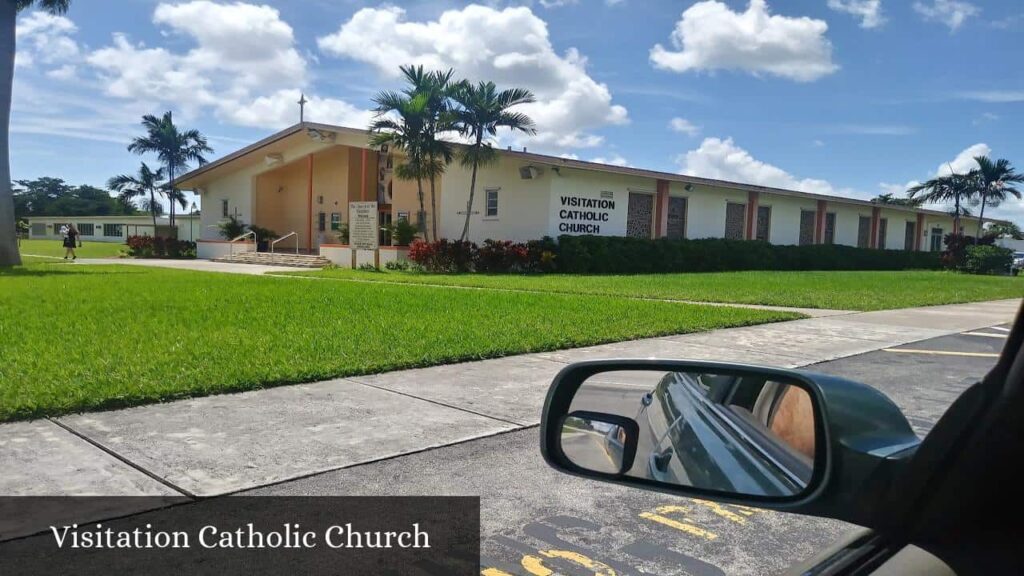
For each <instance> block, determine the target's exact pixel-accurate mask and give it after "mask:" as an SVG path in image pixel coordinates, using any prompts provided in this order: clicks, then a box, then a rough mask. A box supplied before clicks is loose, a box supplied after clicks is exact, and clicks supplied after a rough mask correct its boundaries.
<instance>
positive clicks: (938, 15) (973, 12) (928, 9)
mask: <svg viewBox="0 0 1024 576" xmlns="http://www.w3.org/2000/svg"><path fill="white" fill-rule="evenodd" d="M914 11H915V12H917V13H918V14H920V15H921V16H922V17H923V18H924V19H925V20H929V21H934V22H941V23H942V24H945V25H946V26H948V27H949V29H950V31H953V32H955V31H956V29H957V28H959V27H960V26H961V25H962V24H963V23H964V21H966V20H967V19H968V18H970V17H972V16H977V15H978V14H981V8H978V7H977V6H975V5H974V4H971V3H970V2H964V1H963V0H930V2H914Z"/></svg>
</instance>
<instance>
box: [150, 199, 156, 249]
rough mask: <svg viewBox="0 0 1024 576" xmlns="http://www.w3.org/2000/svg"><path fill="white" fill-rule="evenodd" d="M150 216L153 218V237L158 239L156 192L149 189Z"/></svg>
mask: <svg viewBox="0 0 1024 576" xmlns="http://www.w3.org/2000/svg"><path fill="white" fill-rule="evenodd" d="M149 215H150V216H152V217H153V236H154V237H156V192H154V191H153V189H152V188H150V189H149Z"/></svg>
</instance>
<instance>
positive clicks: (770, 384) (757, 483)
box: [541, 360, 920, 525]
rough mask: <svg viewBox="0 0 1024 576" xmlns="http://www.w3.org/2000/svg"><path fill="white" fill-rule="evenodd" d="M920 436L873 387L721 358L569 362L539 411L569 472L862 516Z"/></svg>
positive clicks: (545, 434) (551, 459)
mask: <svg viewBox="0 0 1024 576" xmlns="http://www.w3.org/2000/svg"><path fill="white" fill-rule="evenodd" d="M919 442H920V441H919V440H918V438H917V436H916V435H915V434H914V432H913V430H912V429H911V427H910V424H909V423H908V422H907V420H906V418H905V417H904V416H903V415H902V413H900V411H899V409H898V408H897V407H896V406H895V404H893V403H892V401H891V400H889V399H888V398H886V397H885V396H884V395H883V394H881V393H880V392H878V391H877V390H875V389H873V388H871V387H868V386H865V385H863V384H858V383H856V382H851V381H848V380H843V379H840V378H836V377H833V376H826V375H820V374H812V373H808V372H801V371H796V370H782V369H777V368H766V367H755V366H744V365H737V364H722V363H713V362H689V361H663V360H610V361H594V362H581V363H577V364H573V365H570V366H568V367H566V368H565V369H563V370H562V371H561V372H560V373H559V374H558V376H556V378H555V380H554V383H553V384H552V386H551V389H550V390H549V392H548V397H547V401H546V403H545V406H544V416H543V419H542V423H541V450H542V452H543V454H544V457H545V459H546V460H547V461H548V463H549V464H551V465H552V466H554V467H555V468H557V469H559V470H562V471H565V472H568V473H571V474H575V475H578V476H584V477H589V478H595V479H601V480H605V481H610V482H616V483H620V484H628V485H633V486H638V487H643V488H647V489H653V490H659V491H663V492H669V493H675V494H684V495H692V496H698V497H702V498H709V499H714V500H721V501H726V502H735V503H740V504H754V505H759V506H763V507H768V508H774V509H780V510H787V511H792V512H802V513H809V514H815V515H819V516H828V517H833V518H839V519H843V520H846V521H849V522H854V523H861V524H862V525H866V524H867V523H866V522H865V520H866V518H865V517H864V515H865V514H867V513H868V512H866V511H865V502H864V501H863V499H864V498H866V497H869V496H865V491H863V490H861V488H863V487H864V485H865V484H866V483H869V482H888V481H889V480H891V474H893V473H895V471H896V470H897V469H898V467H899V465H900V463H901V462H905V461H906V460H907V458H908V457H909V455H911V454H912V453H913V451H914V448H916V446H917V445H918V443H919Z"/></svg>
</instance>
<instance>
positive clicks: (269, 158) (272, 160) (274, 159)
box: [263, 154, 284, 166]
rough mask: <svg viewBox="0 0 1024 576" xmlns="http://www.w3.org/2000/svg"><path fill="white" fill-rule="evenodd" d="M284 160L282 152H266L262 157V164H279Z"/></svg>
mask: <svg viewBox="0 0 1024 576" xmlns="http://www.w3.org/2000/svg"><path fill="white" fill-rule="evenodd" d="M281 162H284V155H283V154H267V155H266V156H264V157H263V164H264V165H266V166H273V165H274V164H280V163H281Z"/></svg>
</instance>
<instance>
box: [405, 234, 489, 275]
mask: <svg viewBox="0 0 1024 576" xmlns="http://www.w3.org/2000/svg"><path fill="white" fill-rule="evenodd" d="M477 252H478V248H477V246H476V244H474V243H472V242H468V241H461V242H460V241H458V240H435V241H434V242H424V241H423V240H416V241H414V242H413V243H412V245H410V246H409V259H410V260H412V261H413V262H415V263H416V264H417V265H418V266H419V267H420V268H422V269H424V270H426V271H428V272H472V271H473V270H474V268H475V264H476V259H477V257H478V255H477Z"/></svg>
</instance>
